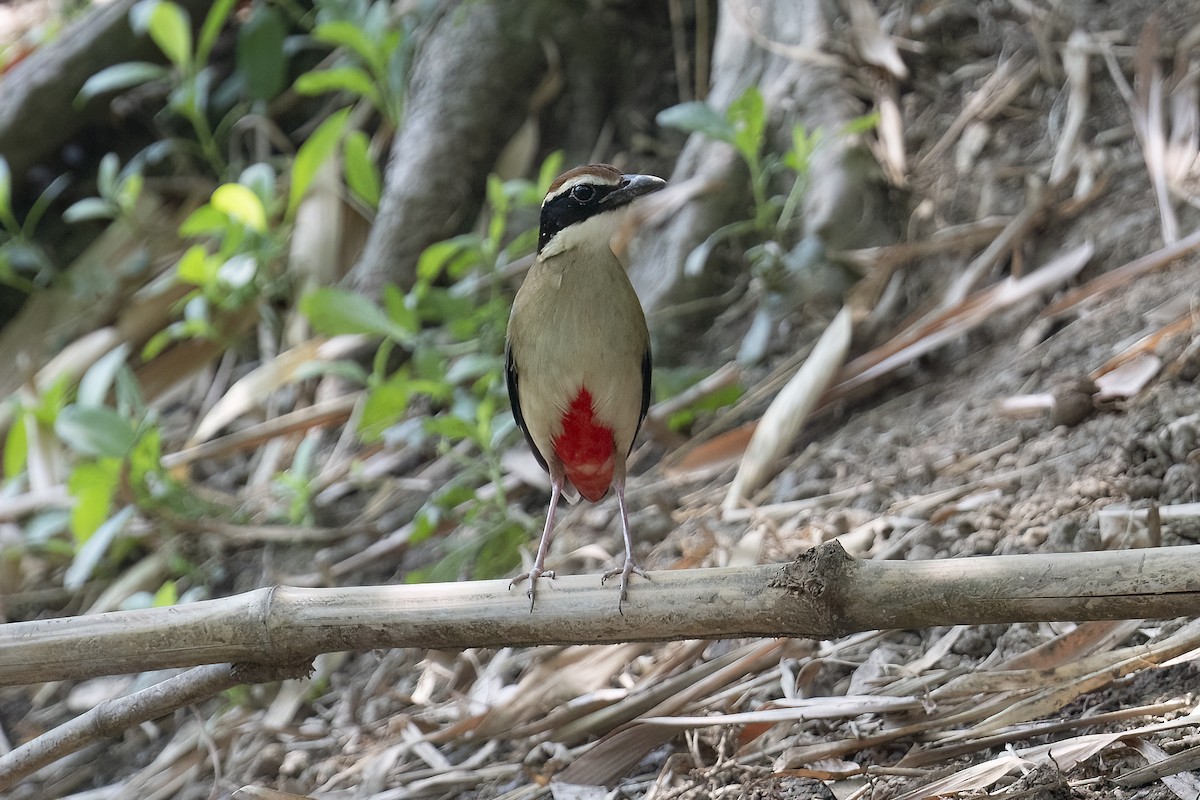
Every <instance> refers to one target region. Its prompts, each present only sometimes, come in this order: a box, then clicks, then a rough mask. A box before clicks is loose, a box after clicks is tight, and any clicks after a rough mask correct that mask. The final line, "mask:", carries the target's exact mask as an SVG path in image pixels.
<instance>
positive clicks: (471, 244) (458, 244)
mask: <svg viewBox="0 0 1200 800" xmlns="http://www.w3.org/2000/svg"><path fill="white" fill-rule="evenodd" d="M478 259H479V237H478V236H476V235H475V234H472V233H464V234H461V235H459V236H455V237H454V238H452V239H446V240H445V241H442V242H435V243H433V244H431V245H429V247H426V248H425V250H424V251H423V252H422V253H421V256H420V258H418V259H417V280H418V281H423V282H425V283H430V282H432V281H434V280H436V279H437V277H438V276H439V275H441V274H442V273H443V272H445V273H447V274H448V275H450V276H451V277H452V278H461V277H462V275H463V274H464V273H465V272H466V269H467V267H469V266H470V265H471V264H474V263H476V261H477V260H478Z"/></svg>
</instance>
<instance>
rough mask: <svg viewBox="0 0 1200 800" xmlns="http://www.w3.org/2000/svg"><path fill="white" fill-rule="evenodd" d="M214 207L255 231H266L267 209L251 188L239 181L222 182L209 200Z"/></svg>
mask: <svg viewBox="0 0 1200 800" xmlns="http://www.w3.org/2000/svg"><path fill="white" fill-rule="evenodd" d="M209 202H210V203H211V205H212V207H213V208H214V209H216V210H217V211H220V212H221V213H222V214H224V215H226V216H227V217H229V218H230V219H233V220H237V221H238V222H240V223H241V224H242V225H244V226H246V227H247V228H249V229H250V230H252V231H255V232H257V233H266V230H267V210H266V208H264V207H263V202H262V200H260V199H259V198H258V195H256V194H255V193H254V190H253V189H250V188H249V187H247V186H243V185H241V184H240V183H223V184H221V185H220V186H218V187H217V188H216V189H214V190H213V193H212V200H210V201H209Z"/></svg>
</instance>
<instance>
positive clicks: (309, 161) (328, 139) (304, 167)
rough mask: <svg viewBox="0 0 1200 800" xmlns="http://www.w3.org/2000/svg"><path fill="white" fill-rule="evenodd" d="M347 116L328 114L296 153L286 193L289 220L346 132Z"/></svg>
mask: <svg viewBox="0 0 1200 800" xmlns="http://www.w3.org/2000/svg"><path fill="white" fill-rule="evenodd" d="M349 116H350V109H348V108H343V109H342V110H341V111H337V112H334V113H333V114H330V115H329V118H328V119H327V120H325V121H324V122H322V123H321V124H320V125H318V126H317V129H316V130H315V131H313V133H312V136H310V137H308V141H306V142H305V143H304V144H302V145H300V149H299V150H297V151H296V159H295V161H293V162H292V185H291V189H290V190H289V192H288V206H287V216H288V219H291V218H293V217H294V216H295V214H296V207H297V206H299V205H300V200H301V199H302V198H303V197H304V193H305V192H307V191H308V187H309V185H311V184H312V181H313V178H314V177H315V176H316V174H317V170H318V169H320V168H321V165H322V164H324V163H325V159H327V158H329V157H330V156H331V155H333V152H334V148H336V147H337V144H338V142H339V141H340V140H341V138H342V134H343V133H344V132H345V130H346V120H347V119H348V118H349Z"/></svg>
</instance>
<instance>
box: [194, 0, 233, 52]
mask: <svg viewBox="0 0 1200 800" xmlns="http://www.w3.org/2000/svg"><path fill="white" fill-rule="evenodd" d="M236 4H237V0H216V2H215V3H213V4H212V8H210V9H209V10H208V15H207V16H206V17H205V18H204V24H202V25H201V26H200V41H198V42H197V43H196V63H197V64H199V65H201V66H203V65H205V64H207V63H208V56H209V54H210V53H211V52H212V49H213V45H214V44H216V43H217V37H218V36H220V35H221V29H222V28H224V27H225V20H226V19H228V18H229V14H230V12H231V11H233V7H234V5H236Z"/></svg>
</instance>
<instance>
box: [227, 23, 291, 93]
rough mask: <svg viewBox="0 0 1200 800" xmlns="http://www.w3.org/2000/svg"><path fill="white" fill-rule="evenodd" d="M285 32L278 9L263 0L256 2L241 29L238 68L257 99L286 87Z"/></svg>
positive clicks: (250, 91) (248, 91) (247, 87)
mask: <svg viewBox="0 0 1200 800" xmlns="http://www.w3.org/2000/svg"><path fill="white" fill-rule="evenodd" d="M286 33H287V31H286V30H285V28H284V24H283V19H282V18H281V17H280V15H279V12H277V11H276V10H275V9H274V8H272V7H270V6H267V5H264V4H262V3H256V4H255V5H254V10H253V11H252V12H251V13H250V19H248V20H246V22H245V23H243V24H242V26H241V28H239V29H238V38H237V71H238V72H239V73H241V76H242V81H243V83H244V85H245V87H246V93H247V94H249V95H250V97H251V98H252V99H254V100H270V99H271V98H273V97H275V95H277V94H279V93H280V92H281V91H282V90H283V82H284V78H285V74H284V73H285V71H286V67H287V64H286V61H285V59H284V55H283V39H284V36H285V34H286Z"/></svg>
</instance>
